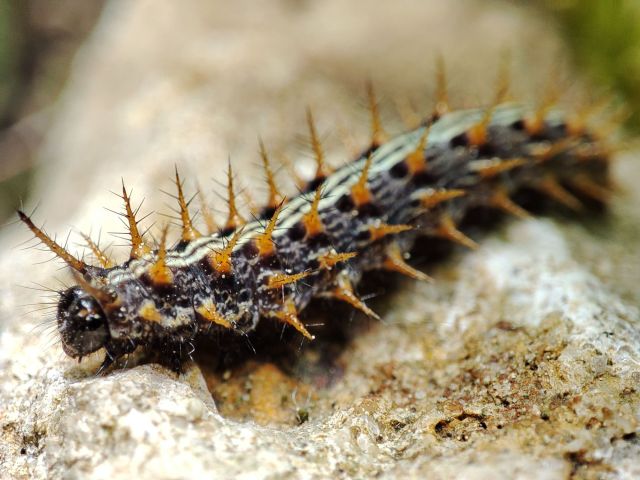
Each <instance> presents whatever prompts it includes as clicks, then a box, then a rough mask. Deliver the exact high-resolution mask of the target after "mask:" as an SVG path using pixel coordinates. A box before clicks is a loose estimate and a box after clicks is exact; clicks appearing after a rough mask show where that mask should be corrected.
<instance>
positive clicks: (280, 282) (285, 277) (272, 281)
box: [267, 270, 313, 289]
mask: <svg viewBox="0 0 640 480" xmlns="http://www.w3.org/2000/svg"><path fill="white" fill-rule="evenodd" d="M311 273H313V272H312V271H310V270H309V271H306V272H300V273H292V274H287V273H275V274H273V275H272V276H270V277H269V280H268V281H267V288H268V289H274V288H282V287H284V286H285V285H288V284H290V283H295V282H297V281H298V280H302V279H303V278H305V277H308V276H309V275H311Z"/></svg>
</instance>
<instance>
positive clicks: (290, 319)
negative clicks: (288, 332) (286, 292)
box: [271, 300, 316, 340]
mask: <svg viewBox="0 0 640 480" xmlns="http://www.w3.org/2000/svg"><path fill="white" fill-rule="evenodd" d="M283 308H284V309H283V310H282V311H279V312H274V313H272V314H271V316H273V317H275V318H277V319H278V320H280V321H281V322H283V323H287V324H289V325H291V326H292V327H293V328H295V329H296V330H297V331H298V332H300V333H301V334H302V335H304V336H305V337H306V338H308V339H309V340H313V339H315V338H316V337H315V336H313V335H311V334H310V333H309V331H308V330H307V329H306V327H305V326H304V324H303V323H302V322H301V321H300V319H299V318H298V312H297V310H296V306H295V304H294V303H293V301H291V300H287V301H286V302H285V304H284V305H283Z"/></svg>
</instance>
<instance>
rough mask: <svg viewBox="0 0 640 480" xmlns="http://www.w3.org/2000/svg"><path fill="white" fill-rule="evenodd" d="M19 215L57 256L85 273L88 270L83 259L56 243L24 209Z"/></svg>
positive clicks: (19, 211)
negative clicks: (36, 224)
mask: <svg viewBox="0 0 640 480" xmlns="http://www.w3.org/2000/svg"><path fill="white" fill-rule="evenodd" d="M18 217H20V220H22V222H24V223H25V224H26V225H27V227H29V230H31V232H32V233H33V234H34V235H35V236H36V238H37V239H38V240H40V241H41V242H42V243H44V244H45V245H46V246H47V248H48V249H49V250H51V251H52V252H53V253H55V254H56V256H58V257H60V258H61V259H62V260H64V261H65V262H67V265H69V266H70V267H71V268H73V269H74V270H77V271H78V272H81V273H84V272H85V271H86V270H87V265H86V264H85V263H84V262H83V261H81V260H78V259H77V258H76V257H74V256H73V255H71V254H70V253H69V252H67V251H66V250H65V249H64V248H63V247H62V246H61V245H59V244H58V243H56V241H55V240H53V239H52V238H51V237H49V235H47V234H46V233H44V231H43V230H41V229H39V228H38V227H36V226H35V224H34V223H33V222H32V221H31V219H30V218H29V217H28V216H27V215H26V214H25V213H24V212H23V211H21V210H18Z"/></svg>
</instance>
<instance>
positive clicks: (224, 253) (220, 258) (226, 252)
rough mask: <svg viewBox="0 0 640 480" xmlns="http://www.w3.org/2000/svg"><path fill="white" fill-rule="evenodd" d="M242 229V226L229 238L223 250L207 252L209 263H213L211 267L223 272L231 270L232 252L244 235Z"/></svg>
mask: <svg viewBox="0 0 640 480" xmlns="http://www.w3.org/2000/svg"><path fill="white" fill-rule="evenodd" d="M242 230H243V228H240V229H239V230H236V231H235V232H234V233H233V236H232V237H231V238H230V239H229V243H227V246H226V247H225V248H223V249H222V250H212V251H211V253H209V254H207V260H208V261H209V265H211V268H213V269H214V270H215V271H216V272H218V273H221V274H225V273H230V272H231V269H232V268H233V263H232V261H231V254H232V252H233V249H234V248H235V246H236V243H238V240H239V239H240V236H241V235H242Z"/></svg>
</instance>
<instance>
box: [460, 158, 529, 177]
mask: <svg viewBox="0 0 640 480" xmlns="http://www.w3.org/2000/svg"><path fill="white" fill-rule="evenodd" d="M527 163H528V161H527V160H526V159H524V158H510V159H507V160H502V159H500V158H496V159H493V160H476V161H475V162H473V163H472V165H471V166H472V169H473V170H475V171H476V172H477V173H478V175H480V176H481V177H482V178H493V177H495V176H497V175H499V174H501V173H502V172H507V171H509V170H513V169H514V168H517V167H521V166H522V165H526V164H527Z"/></svg>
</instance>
